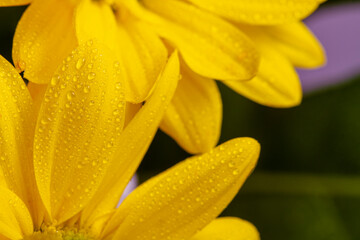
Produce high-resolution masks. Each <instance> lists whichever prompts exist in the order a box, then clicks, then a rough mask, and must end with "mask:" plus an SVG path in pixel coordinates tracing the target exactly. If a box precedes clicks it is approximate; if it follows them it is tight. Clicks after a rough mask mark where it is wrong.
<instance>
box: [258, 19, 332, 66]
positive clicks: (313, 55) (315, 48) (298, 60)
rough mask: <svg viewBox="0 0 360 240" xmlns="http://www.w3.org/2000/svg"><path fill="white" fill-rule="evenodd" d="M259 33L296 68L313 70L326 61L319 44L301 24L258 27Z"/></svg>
mask: <svg viewBox="0 0 360 240" xmlns="http://www.w3.org/2000/svg"><path fill="white" fill-rule="evenodd" d="M259 31H263V32H264V33H266V34H267V36H268V38H267V39H266V40H267V42H268V44H269V45H271V47H274V48H276V49H277V50H278V51H280V52H281V53H282V54H284V55H285V56H286V57H288V58H289V59H290V61H291V63H292V64H294V65H295V66H296V67H304V68H314V67H319V66H321V65H323V64H324V63H325V61H326V57H325V53H324V50H323V48H322V46H321V44H320V42H319V41H318V40H317V39H316V37H315V36H314V35H313V33H312V32H311V31H310V30H309V29H308V28H307V27H306V25H305V24H303V23H302V22H294V23H290V24H285V25H279V26H268V27H259Z"/></svg>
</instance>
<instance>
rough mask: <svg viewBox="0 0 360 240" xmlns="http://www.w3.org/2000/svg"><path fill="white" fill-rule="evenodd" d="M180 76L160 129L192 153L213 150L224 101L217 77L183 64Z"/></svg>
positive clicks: (218, 131)
mask: <svg viewBox="0 0 360 240" xmlns="http://www.w3.org/2000/svg"><path fill="white" fill-rule="evenodd" d="M181 76H182V78H181V80H180V82H179V86H178V87H177V89H176V93H175V96H174V99H173V100H172V102H171V105H170V107H169V109H168V110H167V111H166V114H165V116H164V118H163V121H162V123H161V129H162V130H163V131H164V132H165V133H167V134H168V135H170V136H171V137H172V138H173V139H175V140H176V141H177V142H178V143H179V145H180V146H181V147H182V148H184V149H185V150H186V151H188V152H189V153H203V152H207V151H210V149H212V148H213V147H214V146H215V145H216V144H217V142H218V140H219V136H220V131H221V122H222V102H221V96H220V92H219V89H218V87H217V85H216V83H215V81H213V80H211V79H207V78H204V77H201V76H199V75H197V74H196V73H194V72H192V71H191V69H189V68H188V67H187V66H186V65H185V64H182V66H181Z"/></svg>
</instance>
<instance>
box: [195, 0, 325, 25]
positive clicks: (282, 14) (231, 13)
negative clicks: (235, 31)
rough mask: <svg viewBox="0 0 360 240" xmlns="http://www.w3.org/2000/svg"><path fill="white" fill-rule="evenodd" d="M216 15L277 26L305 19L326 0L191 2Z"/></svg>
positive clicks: (198, 0)
mask: <svg viewBox="0 0 360 240" xmlns="http://www.w3.org/2000/svg"><path fill="white" fill-rule="evenodd" d="M189 1H190V2H192V3H194V4H196V5H198V6H200V7H202V8H204V9H206V10H209V11H211V12H213V13H215V14H218V15H220V16H223V17H225V18H229V19H231V20H234V21H239V22H245V23H249V24H255V25H276V24H283V23H288V22H292V21H295V20H300V19H304V18H306V17H307V16H309V15H310V14H311V13H312V12H314V11H315V9H316V8H317V7H318V6H319V4H320V3H322V2H324V1H325V0H286V1H284V0H257V1H248V0H222V1H217V0H189Z"/></svg>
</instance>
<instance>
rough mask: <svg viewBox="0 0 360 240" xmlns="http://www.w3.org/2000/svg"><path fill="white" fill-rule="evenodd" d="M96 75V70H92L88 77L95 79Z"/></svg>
mask: <svg viewBox="0 0 360 240" xmlns="http://www.w3.org/2000/svg"><path fill="white" fill-rule="evenodd" d="M95 77H96V73H94V72H91V73H89V75H88V79H89V80H93V79H95Z"/></svg>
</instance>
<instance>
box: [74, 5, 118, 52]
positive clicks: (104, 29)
mask: <svg viewBox="0 0 360 240" xmlns="http://www.w3.org/2000/svg"><path fill="white" fill-rule="evenodd" d="M75 14H76V15H75V16H76V17H75V19H76V20H75V21H76V37H77V39H78V40H79V42H80V43H82V42H85V41H87V40H89V39H97V40H99V41H100V42H102V43H104V44H105V45H107V47H109V48H110V49H112V50H114V49H117V45H118V41H117V23H116V19H115V16H114V13H113V11H112V9H111V7H110V5H109V4H107V3H105V2H104V1H92V0H82V1H81V2H80V4H79V5H78V6H77V9H76V11H75Z"/></svg>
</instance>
